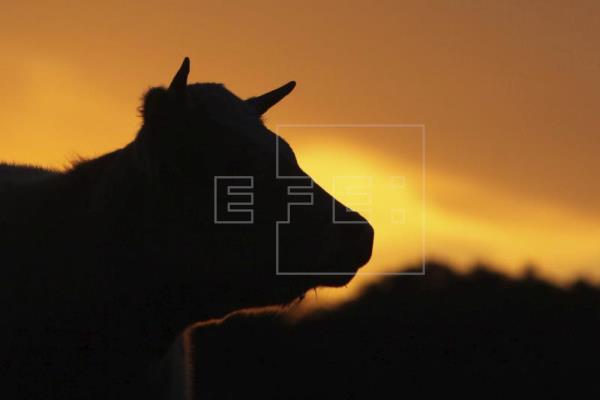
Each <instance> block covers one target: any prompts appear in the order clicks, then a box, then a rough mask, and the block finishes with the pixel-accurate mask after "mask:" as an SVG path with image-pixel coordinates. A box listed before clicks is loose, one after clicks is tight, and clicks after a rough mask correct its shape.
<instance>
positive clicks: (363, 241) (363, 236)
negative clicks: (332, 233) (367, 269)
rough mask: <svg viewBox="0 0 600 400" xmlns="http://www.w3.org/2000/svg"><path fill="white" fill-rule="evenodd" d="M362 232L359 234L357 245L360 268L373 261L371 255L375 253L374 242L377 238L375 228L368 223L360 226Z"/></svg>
mask: <svg viewBox="0 0 600 400" xmlns="http://www.w3.org/2000/svg"><path fill="white" fill-rule="evenodd" d="M360 226H361V232H360V233H359V238H358V243H357V253H358V254H357V258H358V262H359V267H362V266H363V265H364V264H366V263H367V262H368V261H369V260H370V259H371V254H372V253H373V240H374V238H375V231H374V230H373V227H372V226H371V224H369V223H368V222H367V223H365V224H360Z"/></svg>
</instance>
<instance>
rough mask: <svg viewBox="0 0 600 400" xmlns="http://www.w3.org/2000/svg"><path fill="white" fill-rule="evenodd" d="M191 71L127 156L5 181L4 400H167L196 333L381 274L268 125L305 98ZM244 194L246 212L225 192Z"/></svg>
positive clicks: (161, 96)
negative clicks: (174, 370) (196, 77)
mask: <svg viewBox="0 0 600 400" xmlns="http://www.w3.org/2000/svg"><path fill="white" fill-rule="evenodd" d="M189 69H190V63H189V59H187V58H186V59H185V60H184V62H183V64H182V66H181V67H180V69H179V70H178V72H177V73H176V75H175V77H174V78H173V80H172V82H171V84H170V86H169V87H168V88H165V87H157V88H152V89H150V90H148V92H147V93H146V95H145V96H144V99H143V106H142V108H141V114H142V117H143V123H142V126H141V128H140V130H139V132H138V133H137V136H136V137H135V139H134V140H133V141H132V142H131V143H129V144H128V145H126V146H125V147H123V148H121V149H119V150H116V151H113V152H111V153H109V154H105V155H103V156H101V157H98V158H95V159H90V160H83V161H80V162H77V163H76V164H75V165H73V166H72V167H71V168H69V169H68V170H67V171H64V172H62V171H60V172H59V171H50V170H45V169H40V168H36V167H29V166H15V165H9V164H1V165H0V263H1V264H0V265H1V272H2V279H1V280H0V282H1V283H0V285H1V290H0V293H1V295H2V307H3V310H2V311H3V313H2V314H3V318H2V330H1V333H0V335H1V336H0V351H1V359H0V376H1V377H2V378H1V380H2V383H3V385H2V387H3V392H4V394H5V395H6V396H8V397H6V398H12V399H15V398H18V399H36V398H44V399H52V398H60V399H70V398H77V399H94V398H113V399H114V398H131V397H132V396H133V397H135V398H152V397H156V395H157V393H156V390H155V389H154V388H153V387H152V385H150V384H146V380H145V379H146V376H147V374H146V371H147V370H148V368H150V367H151V366H152V365H154V364H155V363H157V362H158V361H159V360H160V359H161V357H162V356H163V354H164V353H165V352H166V351H167V350H168V349H169V347H170V345H171V343H173V341H174V340H175V339H176V338H177V337H178V335H180V333H181V332H182V330H184V329H185V327H186V326H188V325H189V324H191V323H193V322H195V321H198V320H204V319H208V318H213V317H219V316H223V315H225V314H227V313H229V312H231V311H233V310H237V309H240V308H247V307H255V306H264V305H273V304H285V303H288V302H290V301H292V300H293V299H295V298H297V297H299V296H302V295H303V293H304V292H305V291H306V290H308V289H310V288H313V287H316V286H323V285H326V286H339V285H345V284H346V283H347V282H348V281H349V280H350V279H351V278H352V273H354V272H355V271H356V270H358V268H360V267H361V266H362V265H363V264H365V263H366V262H367V261H368V259H369V258H370V255H371V248H372V242H373V230H372V228H371V227H370V225H369V224H368V223H367V222H366V221H365V220H364V219H363V218H362V217H361V216H360V215H358V214H357V213H348V210H347V209H346V207H344V206H343V205H341V204H340V203H338V202H337V201H336V200H335V199H333V198H332V197H331V196H330V195H329V194H327V193H326V192H325V191H324V190H323V189H321V188H320V187H319V186H318V185H317V184H316V183H313V182H312V181H311V180H310V178H309V177H308V176H307V175H306V174H305V173H304V172H303V171H302V169H301V168H300V167H299V166H298V163H297V161H296V159H295V156H294V153H293V151H292V150H291V148H290V146H289V145H288V144H287V143H286V142H285V140H283V139H282V138H280V137H278V136H277V135H275V134H274V133H273V132H271V131H269V130H268V129H267V128H266V127H265V125H264V124H263V122H262V120H261V116H262V115H263V114H264V113H265V112H266V111H267V110H268V109H269V108H270V107H272V106H273V105H274V104H276V103H277V102H279V101H280V100H281V99H282V98H283V97H285V96H286V95H287V94H289V93H290V92H291V91H292V89H293V88H294V86H295V83H294V82H290V83H288V84H286V85H284V86H282V87H280V88H278V89H275V90H273V91H270V92H268V93H266V94H264V95H261V96H257V97H253V98H250V99H247V100H242V99H240V98H238V97H237V96H235V95H234V94H232V93H231V92H229V91H228V90H227V89H225V87H224V86H223V85H221V84H216V83H198V84H189V85H188V83H187V77H188V73H189ZM221 178H222V179H221ZM236 180H238V181H239V180H241V181H242V182H243V185H242V187H246V188H248V191H251V194H250V193H247V194H246V195H245V196H246V197H249V198H250V199H251V200H252V201H250V202H246V203H247V204H246V209H244V210H239V209H237V210H236V208H235V207H236V205H235V202H234V201H229V200H228V198H227V196H228V195H231V196H233V197H234V198H235V195H236V194H235V190H234V189H235V187H234V186H235V185H230V186H231V187H232V188H233V189H231V190H233V192H232V191H230V190H229V187H227V188H226V189H224V190H221V186H220V185H221V183H223V182H224V183H225V184H227V183H228V182H229V183H232V182H233V183H235V182H237V181H236ZM300 182H301V184H299V183H300ZM294 186H296V187H298V186H302V187H304V189H303V192H304V195H303V196H296V197H304V199H305V200H307V199H308V200H309V201H305V202H304V204H305V205H304V206H294V207H291V206H290V204H293V203H294V197H295V196H294V191H293V190H290V188H293V187H294ZM311 186H312V187H311ZM238 187H240V185H238ZM309 188H310V189H309ZM250 189H251V190H250ZM221 192H223V193H224V196H225V199H224V200H221V197H222V196H221ZM220 196H221V197H220ZM231 196H230V197H231ZM238 196H239V193H238ZM238 205H239V204H238ZM335 212H338V213H340V215H341V214H343V215H345V217H346V218H348V219H349V220H348V221H346V222H352V223H345V224H336V223H333V218H332V217H333V215H332V214H333V213H335ZM217 214H219V215H217ZM232 215H233V216H246V217H247V216H251V219H250V220H244V221H242V222H245V223H241V222H240V221H237V222H238V223H231V222H232V221H231V218H230V219H229V220H228V219H227V217H228V216H232ZM223 216H225V217H226V219H225V220H224V221H222V220H220V219H219V218H223ZM221 222H225V223H221ZM233 222H235V221H233ZM249 222H251V223H249ZM276 227H279V228H281V229H278V230H277V229H276ZM286 271H287V272H290V273H289V274H286V273H285V272H286ZM276 272H280V273H276ZM338 273H342V274H338Z"/></svg>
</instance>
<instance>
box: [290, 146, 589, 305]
mask: <svg viewBox="0 0 600 400" xmlns="http://www.w3.org/2000/svg"><path fill="white" fill-rule="evenodd" d="M294 147H295V148H296V153H297V155H298V158H299V162H300V164H301V166H302V167H303V168H304V169H305V170H306V171H307V173H308V174H309V175H311V176H312V177H313V178H314V179H315V180H316V181H317V182H318V183H319V184H320V185H321V186H323V187H324V188H325V189H326V190H327V191H329V192H330V193H331V194H333V195H334V196H335V197H336V198H337V199H339V200H340V201H341V202H342V203H344V204H346V205H347V206H349V207H351V208H353V209H355V210H356V211H358V212H361V214H363V215H364V216H365V217H367V219H368V220H369V221H370V223H371V224H372V225H373V227H374V229H375V243H374V251H373V257H372V259H371V261H370V262H369V263H368V264H367V265H366V266H364V267H363V268H362V269H361V270H360V271H359V273H358V275H357V277H356V278H355V279H354V280H353V281H352V282H351V283H350V284H349V286H348V287H346V288H341V289H327V288H321V289H319V290H318V292H317V293H314V292H311V293H308V296H307V298H306V300H305V301H304V302H303V303H301V304H300V305H299V306H298V311H299V312H300V313H301V312H302V311H305V310H307V309H311V308H312V307H314V306H315V305H318V306H327V305H331V304H335V303H338V302H339V301H341V300H344V299H349V298H352V297H353V296H354V295H356V294H357V293H360V290H361V289H362V288H363V287H365V285H366V284H368V283H369V282H372V281H373V280H375V279H379V278H381V277H382V276H384V274H389V273H390V272H398V271H402V269H405V268H407V267H411V268H415V267H419V266H420V265H421V262H422V260H423V257H425V259H434V260H438V261H447V262H449V263H452V264H453V265H455V266H456V267H457V268H458V269H459V270H462V271H466V270H468V269H469V268H470V267H472V266H473V265H475V264H477V263H485V264H487V265H490V266H492V268H501V269H500V271H502V272H504V273H507V274H509V275H513V276H517V275H520V274H523V273H524V272H525V271H526V270H527V271H530V270H531V268H534V271H535V273H537V274H538V275H540V276H542V277H544V278H546V279H550V280H552V281H554V282H556V283H559V284H566V283H569V282H572V281H573V280H576V279H578V278H581V277H586V278H588V279H591V280H593V281H596V282H600V270H599V269H598V268H596V266H597V264H598V262H599V261H600V250H598V238H599V237H600V224H598V223H597V222H594V221H589V220H586V219H585V218H583V217H582V216H580V215H577V214H575V213H573V212H570V210H564V209H559V208H555V207H550V206H541V205H539V204H534V203H532V202H528V201H527V200H526V199H522V198H518V197H516V196H515V195H513V194H511V193H499V192H498V191H495V190H493V189H492V188H489V187H485V186H483V185H481V184H474V183H472V182H467V181H465V180H463V179H459V178H458V177H453V176H448V175H445V174H443V173H439V172H438V171H426V187H425V191H424V190H423V189H424V188H423V186H422V183H423V171H422V167H421V166H420V165H415V164H411V163H408V162H403V161H402V160H399V159H392V158H389V157H386V156H384V155H382V154H377V153H374V152H371V153H367V152H365V149H364V147H360V146H359V145H358V144H352V143H347V142H346V144H345V145H344V146H340V145H339V142H336V144H335V147H336V149H337V151H336V152H335V153H331V148H330V146H328V145H327V143H323V141H320V142H319V143H309V142H307V141H299V142H298V143H297V144H296V145H295V146H294ZM333 154H335V156H334V155H333ZM341 175H343V176H353V177H369V178H371V179H370V183H371V184H370V186H368V187H366V186H365V184H364V183H365V182H364V181H363V182H362V183H363V186H362V188H363V189H365V188H368V190H367V192H368V194H369V195H370V203H369V204H368V205H364V204H363V205H360V206H356V205H355V204H356V203H357V195H356V190H355V191H354V192H353V191H352V190H343V188H342V190H340V187H339V184H338V183H339V181H340V179H339V178H340V176H341ZM394 177H396V178H398V177H401V179H399V181H398V180H397V181H396V182H395V183H396V185H394ZM355 189H356V186H355ZM423 194H425V195H426V197H425V198H424V197H423ZM360 195H361V199H363V200H364V196H363V192H360ZM424 200H426V201H424ZM398 209H400V210H402V213H401V217H400V219H395V218H394V215H393V211H394V210H398ZM494 266H498V267H494ZM405 279H418V277H409V276H407V277H405Z"/></svg>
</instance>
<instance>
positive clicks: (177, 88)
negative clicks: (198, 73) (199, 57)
mask: <svg viewBox="0 0 600 400" xmlns="http://www.w3.org/2000/svg"><path fill="white" fill-rule="evenodd" d="M189 73H190V59H189V58H188V57H186V58H184V59H183V63H182V64H181V67H179V71H177V73H176V74H175V76H174V77H173V80H172V81H171V84H170V85H169V91H170V92H171V93H174V94H175V95H176V96H177V97H180V96H183V94H184V93H185V89H186V87H187V79H188V75H189Z"/></svg>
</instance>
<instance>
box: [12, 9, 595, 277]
mask: <svg viewBox="0 0 600 400" xmlns="http://www.w3.org/2000/svg"><path fill="white" fill-rule="evenodd" d="M240 4H242V3H238V2H223V4H206V3H204V2H194V1H187V2H185V1H174V2H168V3H167V2H157V1H147V2H145V3H144V5H141V3H140V4H139V5H134V4H132V3H130V2H122V1H113V0H109V1H102V2H96V4H93V3H92V2H73V1H57V2H53V4H52V5H50V4H47V2H42V1H31V2H28V4H18V3H17V2H13V3H12V4H8V3H7V4H5V5H3V7H2V14H0V32H1V35H0V44H1V46H2V50H3V51H2V54H1V55H0V87H1V88H2V95H1V96H0V159H2V160H13V161H19V162H31V163H41V164H44V165H50V166H59V167H60V166H64V165H66V164H67V162H68V161H69V160H71V159H73V158H75V157H76V156H77V155H82V156H93V155H98V154H101V153H103V152H106V151H108V150H111V149H114V148H116V147H118V146H122V145H124V144H125V143H127V142H128V141H130V140H131V139H132V138H133V135H134V133H135V131H136V129H137V128H138V126H139V119H138V118H137V111H136V108H137V106H138V105H139V98H140V96H141V94H142V92H143V91H144V90H145V89H146V88H147V87H149V86H151V85H156V84H166V83H168V81H169V80H170V78H171V76H172V74H173V73H174V71H175V69H176V68H177V67H178V66H179V63H180V62H181V59H182V58H183V56H186V55H187V56H190V58H191V60H192V72H191V76H190V79H191V80H192V81H218V82H223V83H225V84H226V85H227V86H228V88H230V89H231V90H232V91H234V92H235V93H237V94H238V95H240V96H242V97H246V96H250V95H254V94H257V93H260V92H262V91H264V90H267V89H271V88H273V87H275V86H276V85H279V84H281V83H284V82H287V81H288V80H291V79H295V80H296V81H298V87H297V89H296V90H295V92H294V93H293V94H292V95H291V96H290V97H289V98H288V99H286V100H285V102H284V103H283V104H281V105H279V106H278V107H276V108H275V109H274V110H272V111H271V112H270V113H269V114H268V115H267V125H268V126H269V127H271V128H272V129H275V126H276V125H277V124H369V123H379V124H424V125H425V126H426V129H427V164H426V165H427V229H426V232H427V249H428V250H427V254H428V255H430V256H434V257H438V258H443V259H448V260H452V261H455V262H456V263H458V264H462V265H466V264H470V263H472V262H473V261H474V260H477V259H481V260H487V261H490V262H492V263H494V264H497V265H499V266H501V268H503V269H504V270H505V271H509V272H518V271H519V268H520V267H522V266H523V265H524V264H525V263H528V262H534V263H536V264H539V265H540V268H541V273H542V275H544V276H547V277H549V278H552V279H556V280H558V281H568V280H571V279H573V278H574V277H576V276H578V275H580V274H584V275H586V276H590V277H594V278H595V279H598V280H600V267H599V264H600V246H598V243H599V242H600V186H599V185H598V184H597V179H596V178H597V176H598V173H597V171H598V170H599V169H600V158H599V157H597V154H598V152H599V150H600V129H599V128H600V119H599V118H598V117H597V112H596V110H595V108H596V106H597V104H600V74H599V72H600V52H598V51H597V50H598V45H599V43H598V42H599V39H598V38H600V3H598V2H595V1H577V2H573V3H569V2H566V1H528V2H517V1H515V2H512V1H510V2H508V1H506V2H477V1H445V2H441V1H415V2H401V1H378V2H366V1H360V2H359V1H343V2H342V1H337V2H335V1H330V2H316V1H315V2H310V1H304V2H277V1H254V2H252V4H251V5H250V3H247V4H248V5H243V6H242V5H240ZM315 132H316V131H311V130H310V129H304V130H302V129H298V130H287V131H285V132H283V131H282V134H283V135H284V136H285V137H286V138H288V139H289V140H290V141H291V142H292V144H293V145H295V147H296V149H297V151H298V153H299V156H300V157H299V158H300V160H301V162H303V164H304V165H305V167H306V169H307V170H308V171H309V172H311V173H312V174H314V175H315V177H317V180H319V181H322V183H323V185H324V186H326V187H329V186H328V185H329V183H328V182H327V181H328V180H330V178H331V176H332V175H335V174H343V173H344V171H343V170H338V169H343V168H345V169H348V168H352V166H353V165H354V166H356V165H364V169H368V170H369V171H372V172H373V173H374V174H375V175H377V176H380V177H385V176H387V175H389V174H390V173H392V174H398V173H402V174H406V176H407V179H408V181H407V185H408V186H407V192H406V193H405V195H404V196H405V197H401V198H395V197H393V196H391V195H390V196H388V197H386V196H383V195H381V196H379V199H378V200H377V201H376V202H375V204H376V205H377V207H380V208H382V209H388V208H390V205H393V204H395V203H394V202H396V201H401V202H405V203H406V204H413V205H415V207H416V206H417V205H418V204H420V202H421V200H422V199H421V198H419V197H418V190H416V189H417V188H416V187H415V186H414V185H412V184H413V183H414V182H417V177H418V174H419V173H420V170H418V166H419V163H420V153H419V152H418V151H400V149H403V148H405V147H406V146H405V143H403V142H402V141H401V140H399V139H398V138H397V137H396V136H388V137H381V136H376V137H375V136H373V135H370V134H365V132H364V130H354V131H353V130H347V129H345V130H344V129H343V130H339V129H328V130H320V131H319V132H318V134H317V133H315ZM327 141H333V143H336V145H337V146H338V147H339V148H340V149H341V150H338V152H339V154H336V155H335V157H337V158H338V159H339V160H341V161H340V162H339V163H336V164H335V166H336V167H339V168H338V169H336V168H333V166H332V165H331V163H327V162H325V160H328V159H330V158H331V157H332V155H331V154H330V153H327V152H326V151H325V150H326V148H327V146H324V145H323V146H322V145H320V143H326V142H327ZM340 146H341V147H340ZM353 156H354V157H358V158H359V160H358V161H359V162H357V163H356V162H353V161H352V160H353V159H352V158H351V157H353ZM344 160H345V161H344ZM342 161H343V162H342ZM415 168H417V169H415ZM411 174H412V175H411ZM413 178H414V179H413ZM411 185H412V186H411ZM411 190H412V192H411ZM410 201H413V203H410ZM407 207H408V205H407ZM376 228H378V231H379V232H380V233H381V234H380V235H378V240H379V242H378V243H377V246H378V248H380V250H379V251H378V253H377V254H381V256H380V257H381V258H379V256H378V257H376V259H375V260H374V262H373V263H372V265H371V266H369V267H368V268H370V269H369V270H377V269H378V268H380V267H381V266H382V265H384V264H386V263H394V264H397V263H398V264H399V263H402V262H406V261H412V260H413V259H414V258H415V257H416V255H417V254H418V252H417V248H416V247H415V246H416V245H417V244H415V243H413V242H412V240H413V239H414V238H415V237H419V233H420V232H419V229H420V228H419V226H417V225H411V224H409V223H407V224H406V225H405V226H403V227H402V230H401V232H402V236H401V237H400V236H398V237H396V236H394V235H399V234H400V233H399V231H398V229H396V228H394V227H389V226H388V227H387V228H386V227H385V223H381V224H379V225H377V224H376ZM410 238H412V239H410ZM398 240H400V243H397V241H398ZM396 255H399V256H398V260H395V259H392V258H393V257H392V256H394V257H395V256H396ZM390 257H391V258H390ZM396 261H397V262H396Z"/></svg>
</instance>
